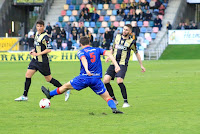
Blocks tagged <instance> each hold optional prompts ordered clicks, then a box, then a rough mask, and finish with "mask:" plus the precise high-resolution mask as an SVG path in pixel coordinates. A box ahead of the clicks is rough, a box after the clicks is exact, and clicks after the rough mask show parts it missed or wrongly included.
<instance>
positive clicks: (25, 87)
mask: <svg viewBox="0 0 200 134" xmlns="http://www.w3.org/2000/svg"><path fill="white" fill-rule="evenodd" d="M30 85H31V78H26V81H25V86H24V94H23V95H24V96H27V94H28V90H29V87H30Z"/></svg>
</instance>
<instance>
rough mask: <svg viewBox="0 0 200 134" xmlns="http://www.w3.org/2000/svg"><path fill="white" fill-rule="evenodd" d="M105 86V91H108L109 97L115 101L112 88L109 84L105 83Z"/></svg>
mask: <svg viewBox="0 0 200 134" xmlns="http://www.w3.org/2000/svg"><path fill="white" fill-rule="evenodd" d="M105 86H106V89H107V90H108V93H109V95H110V96H111V97H112V98H113V100H116V98H115V95H114V92H113V89H112V86H111V85H110V83H106V84H105Z"/></svg>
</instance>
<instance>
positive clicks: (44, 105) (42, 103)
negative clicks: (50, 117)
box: [39, 98, 51, 108]
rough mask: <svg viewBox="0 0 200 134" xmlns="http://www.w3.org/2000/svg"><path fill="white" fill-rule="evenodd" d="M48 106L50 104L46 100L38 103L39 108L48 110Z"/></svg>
mask: <svg viewBox="0 0 200 134" xmlns="http://www.w3.org/2000/svg"><path fill="white" fill-rule="evenodd" d="M50 105H51V102H50V100H49V99H47V98H44V99H41V101H40V103H39V106H40V108H49V107H50Z"/></svg>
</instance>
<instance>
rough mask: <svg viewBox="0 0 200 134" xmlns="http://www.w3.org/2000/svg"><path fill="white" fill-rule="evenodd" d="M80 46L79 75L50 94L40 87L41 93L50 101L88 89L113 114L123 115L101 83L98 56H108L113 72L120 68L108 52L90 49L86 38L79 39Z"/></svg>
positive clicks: (100, 67)
mask: <svg viewBox="0 0 200 134" xmlns="http://www.w3.org/2000/svg"><path fill="white" fill-rule="evenodd" d="M80 44H81V47H82V48H83V49H82V50H80V51H78V57H79V59H80V62H81V69H80V75H79V76H77V77H75V78H74V79H72V80H71V81H69V82H67V83H66V84H64V85H63V86H61V87H59V88H56V89H55V90H53V91H51V92H50V91H49V90H47V89H46V88H45V87H44V86H42V88H41V89H42V92H43V93H44V94H45V95H46V97H47V98H48V99H51V98H52V97H53V96H55V95H59V94H62V93H64V92H65V91H66V90H69V89H75V90H78V91H80V90H82V89H84V88H86V87H90V88H91V89H92V90H93V91H94V92H95V93H96V94H97V95H100V96H101V97H102V98H103V99H104V100H105V101H107V103H108V106H109V107H110V108H111V109H112V112H113V113H115V114H118V113H123V112H121V111H119V110H117V109H116V105H115V103H114V101H113V99H112V98H111V97H110V95H109V93H108V91H107V90H106V88H105V87H104V84H103V82H102V81H101V78H102V65H101V59H100V55H106V56H108V57H109V58H110V59H111V61H112V62H113V64H114V66H115V72H119V70H120V67H119V65H118V64H117V62H116V60H115V59H114V57H113V56H112V54H111V53H110V52H107V51H106V50H104V49H101V48H93V47H90V46H89V39H88V37H86V36H83V37H81V38H80Z"/></svg>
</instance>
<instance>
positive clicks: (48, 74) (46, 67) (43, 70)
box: [38, 63, 62, 87]
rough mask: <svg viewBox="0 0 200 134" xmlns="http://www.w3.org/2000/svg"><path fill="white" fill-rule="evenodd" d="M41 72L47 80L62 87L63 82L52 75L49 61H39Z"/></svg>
mask: <svg viewBox="0 0 200 134" xmlns="http://www.w3.org/2000/svg"><path fill="white" fill-rule="evenodd" d="M38 66H39V67H38V70H39V72H40V73H41V74H42V75H43V76H44V78H45V79H46V81H47V82H49V83H51V84H53V85H54V86H55V87H61V86H62V84H61V83H60V82H59V81H58V80H56V79H54V78H53V77H52V76H51V70H50V66H49V63H39V64H38Z"/></svg>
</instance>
